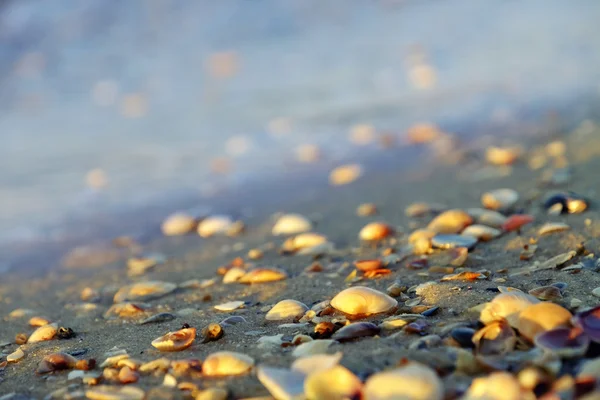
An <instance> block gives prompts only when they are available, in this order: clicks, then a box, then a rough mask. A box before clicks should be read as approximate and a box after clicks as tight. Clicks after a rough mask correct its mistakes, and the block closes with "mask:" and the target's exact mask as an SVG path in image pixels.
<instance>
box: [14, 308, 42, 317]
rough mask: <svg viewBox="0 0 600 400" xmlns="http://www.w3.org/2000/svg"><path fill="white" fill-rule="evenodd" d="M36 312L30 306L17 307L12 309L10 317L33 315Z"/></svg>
mask: <svg viewBox="0 0 600 400" xmlns="http://www.w3.org/2000/svg"><path fill="white" fill-rule="evenodd" d="M35 313H36V312H35V311H34V310H31V309H29V308H17V309H14V310H12V311H11V312H10V313H9V314H8V317H9V318H22V317H25V316H28V315H33V314H35Z"/></svg>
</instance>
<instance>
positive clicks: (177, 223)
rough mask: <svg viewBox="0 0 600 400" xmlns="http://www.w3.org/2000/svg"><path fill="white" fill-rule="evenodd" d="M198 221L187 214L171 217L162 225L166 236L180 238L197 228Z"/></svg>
mask: <svg viewBox="0 0 600 400" xmlns="http://www.w3.org/2000/svg"><path fill="white" fill-rule="evenodd" d="M196 224H197V222H196V219H195V218H194V217H192V216H191V215H188V214H185V213H181V212H179V213H175V214H172V215H169V216H168V217H167V218H166V219H165V220H164V221H163V223H162V225H161V227H160V228H161V230H162V233H163V235H165V236H180V235H185V234H188V233H190V232H191V231H193V230H194V228H195V227H196Z"/></svg>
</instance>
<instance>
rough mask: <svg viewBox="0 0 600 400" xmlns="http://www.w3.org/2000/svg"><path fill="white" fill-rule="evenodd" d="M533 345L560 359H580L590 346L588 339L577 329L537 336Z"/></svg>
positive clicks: (548, 332)
mask: <svg viewBox="0 0 600 400" xmlns="http://www.w3.org/2000/svg"><path fill="white" fill-rule="evenodd" d="M533 342H534V343H535V345H536V346H537V347H539V348H541V349H543V350H546V351H547V352H549V353H552V354H556V355H558V356H559V357H562V358H575V357H581V356H583V355H584V354H585V353H586V352H587V349H588V347H589V345H590V338H589V336H587V335H586V334H585V333H583V330H581V329H579V328H557V329H553V330H550V331H546V332H543V333H541V334H539V335H537V336H536V337H535V338H534V340H533Z"/></svg>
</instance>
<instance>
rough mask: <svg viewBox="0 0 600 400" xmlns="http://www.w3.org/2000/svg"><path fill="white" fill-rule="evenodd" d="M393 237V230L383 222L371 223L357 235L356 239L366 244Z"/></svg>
mask: <svg viewBox="0 0 600 400" xmlns="http://www.w3.org/2000/svg"><path fill="white" fill-rule="evenodd" d="M392 235H394V228H392V227H391V226H390V225H388V224H386V223H384V222H371V223H370V224H367V225H365V226H364V227H363V228H362V229H361V230H360V232H359V233H358V238H359V239H360V240H364V241H366V242H373V241H379V240H383V239H386V238H388V237H390V236H392Z"/></svg>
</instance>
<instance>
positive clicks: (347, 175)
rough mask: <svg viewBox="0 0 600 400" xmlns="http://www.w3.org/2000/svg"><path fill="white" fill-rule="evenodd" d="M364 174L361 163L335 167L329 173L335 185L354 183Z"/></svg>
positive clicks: (330, 181)
mask: <svg viewBox="0 0 600 400" xmlns="http://www.w3.org/2000/svg"><path fill="white" fill-rule="evenodd" d="M362 174H363V170H362V167H361V166H360V165H359V164H346V165H341V166H339V167H337V168H334V169H333V170H332V171H331V173H330V174H329V183H330V184H331V185H333V186H340V185H347V184H348V183H352V182H354V181H355V180H357V179H358V178H360V176H361V175H362Z"/></svg>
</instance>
